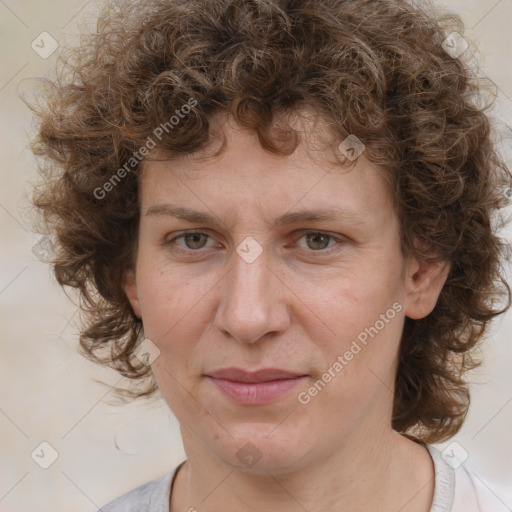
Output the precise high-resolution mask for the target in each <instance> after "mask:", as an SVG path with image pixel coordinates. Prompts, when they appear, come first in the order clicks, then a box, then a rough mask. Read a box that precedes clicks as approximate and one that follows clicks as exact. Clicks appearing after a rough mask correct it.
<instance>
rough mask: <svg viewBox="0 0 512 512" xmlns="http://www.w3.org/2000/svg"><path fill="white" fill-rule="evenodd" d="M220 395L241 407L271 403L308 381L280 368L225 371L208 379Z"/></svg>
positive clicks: (209, 376)
mask: <svg viewBox="0 0 512 512" xmlns="http://www.w3.org/2000/svg"><path fill="white" fill-rule="evenodd" d="M205 376H206V377H207V378H208V379H209V380H210V381H211V382H212V383H213V384H214V385H215V387H216V389H217V390H218V391H220V392H221V394H222V395H223V396H224V397H226V398H228V399H230V400H231V401H232V402H235V403H237V404H240V405H263V404H267V403H272V402H275V401H277V400H279V399H280V398H282V397H284V396H285V395H287V394H288V393H290V392H291V391H292V390H293V389H294V388H295V387H297V386H298V385H299V384H301V383H302V382H304V380H305V379H306V378H307V377H308V376H307V375H305V374H301V373H298V372H293V371H289V370H284V369H278V368H264V369H262V370H258V371H254V372H250V371H246V370H242V369H239V368H225V369H222V370H217V371H215V372H211V373H209V374H206V375H205Z"/></svg>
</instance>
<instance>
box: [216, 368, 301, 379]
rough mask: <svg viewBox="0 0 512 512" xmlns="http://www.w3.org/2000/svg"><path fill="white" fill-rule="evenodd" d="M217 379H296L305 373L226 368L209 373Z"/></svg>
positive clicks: (267, 369)
mask: <svg viewBox="0 0 512 512" xmlns="http://www.w3.org/2000/svg"><path fill="white" fill-rule="evenodd" d="M207 375H208V376H209V377H213V378H216V379H224V380H231V381H234V382H269V381H274V380H283V379H295V378H297V377H301V376H302V375H304V374H301V373H298V372H293V371H289V370H281V369H279V368H264V369H262V370H258V371H255V372H249V371H245V370H242V369H240V368H225V369H222V370H217V371H215V372H211V373H208V374H207Z"/></svg>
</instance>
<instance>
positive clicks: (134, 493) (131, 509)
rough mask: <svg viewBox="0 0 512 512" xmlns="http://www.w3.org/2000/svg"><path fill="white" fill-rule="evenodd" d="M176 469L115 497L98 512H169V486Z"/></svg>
mask: <svg viewBox="0 0 512 512" xmlns="http://www.w3.org/2000/svg"><path fill="white" fill-rule="evenodd" d="M178 467H179V466H178ZM178 467H177V468H174V469H172V470H171V471H169V472H168V473H166V474H165V475H163V476H161V477H160V478H155V479H154V480H151V481H149V482H146V483H145V484H142V485H139V486H138V487H136V488H135V489H132V490H131V491H128V492H126V493H125V494H123V495H121V496H119V497H117V498H116V499H114V500H113V501H110V502H109V503H107V504H106V505H104V506H103V507H101V508H100V509H99V511H98V512H140V511H141V510H151V512H169V496H170V492H171V484H172V480H173V477H174V475H175V473H176V471H177V469H178Z"/></svg>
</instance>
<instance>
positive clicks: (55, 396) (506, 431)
mask: <svg viewBox="0 0 512 512" xmlns="http://www.w3.org/2000/svg"><path fill="white" fill-rule="evenodd" d="M419 3H421V2H419ZM437 4H438V5H439V6H442V7H444V8H450V9H453V10H455V11H457V12H459V13H460V14H461V15H462V17H463V20H464V21H465V23H466V32H465V35H466V37H467V38H468V39H469V40H471V41H472V43H471V49H475V50H476V52H477V55H478V57H479V60H480V62H481V63H482V70H483V73H485V74H486V75H487V76H488V77H489V78H491V79H492V80H493V81H494V83H495V84H496V86H497V90H498V103H497V108H496V109H495V116H496V118H497V120H499V121H500V122H501V125H500V131H501V133H503V134H508V136H509V137H512V99H511V98H512V64H511V55H510V54H511V50H512V34H511V29H510V22H511V21H512V0H457V1H453V2H446V1H442V2H437ZM96 5H97V4H96V3H95V2H85V1H84V0H58V1H57V0H51V1H46V2H41V1H39V0H0V53H1V68H0V105H1V113H2V116H1V121H0V122H1V137H0V149H1V154H2V160H1V165H0V176H1V181H0V226H1V241H2V245H1V248H2V250H1V270H0V305H1V310H0V315H1V317H0V321H1V323H0V344H1V347H0V350H1V352H0V354H1V359H0V384H1V395H0V397H1V398H0V443H1V456H0V510H1V511H2V512H27V511H30V512H39V511H49V510H51V511H52V512H65V511H66V512H68V511H70V510H75V511H95V510H97V509H98V507H99V506H100V505H102V504H104V503H105V502H106V501H108V500H110V499H112V498H113V497H115V496H118V495H119V494H121V493H122V492H125V491H127V490H129V489H131V488H133V487H134V486H136V485H138V484H140V483H143V482H145V481H148V480H150V479H152V478H155V477H157V476H160V475H162V474H163V473H165V472H167V471H168V470H169V469H170V468H171V467H174V466H175V465H177V464H178V463H179V462H180V461H182V460H183V459H184V458H185V455H184V452H183V448H182V445H181V440H180V436H179V429H178V423H177V421H176V419H175V418H174V416H173V415H172V414H171V413H170V412H169V410H168V408H167V406H166V405H165V404H164V403H163V402H162V401H160V402H154V403H151V404H148V403H145V402H142V401H141V402H139V403H134V404H131V405H128V406H124V407H119V406H115V405H112V404H110V402H111V401H112V395H111V393H110V388H108V387H105V386H102V385H100V384H98V383H97V382H95V381H94V379H97V378H100V379H103V380H105V381H106V382H109V383H110V384H114V383H118V384H123V380H124V379H122V380H120V377H119V376H118V375H117V374H115V373H114V372H112V371H109V370H105V369H102V368H98V367H96V366H94V365H93V364H92V363H89V362H87V361H85V360H84V359H83V358H81V357H80V356H78V355H77V354H76V353H75V346H76V343H77V335H76V324H75V322H76V320H77V317H78V315H77V313H76V308H75V306H74V305H73V304H72V303H71V302H70V301H69V300H68V298H67V297H66V295H65V294H64V293H63V291H62V290H61V289H60V288H59V287H58V285H57V284H56V283H55V282H54V281H53V279H52V276H51V273H50V270H49V268H48V267H47V266H46V265H45V264H44V263H42V262H41V261H39V260H38V259H37V258H36V257H35V255H34V254H33V253H32V247H33V245H34V243H35V242H36V241H37V237H36V236H35V235H33V234H32V233H31V232H30V228H29V224H28V222H27V213H28V214H29V213H30V212H27V211H26V208H27V204H28V202H27V197H28V194H29V193H30V181H31V180H33V179H34V177H35V174H36V166H35V162H34V158H33V157H32V156H31V154H30V152H29V151H28V150H27V149H26V146H27V143H28V140H29V137H30V136H31V134H32V133H33V129H32V125H31V116H30V112H29V111H28V110H27V108H26V107H25V105H24V104H23V102H22V101H21V100H20V98H19V90H18V89H19V85H18V84H19V83H20V81H21V80H22V79H24V78H27V77H34V76H43V75H44V74H46V73H48V72H49V71H50V70H52V69H53V66H54V65H55V60H56V56H57V54H58V51H56V52H55V53H53V54H52V55H51V56H50V57H48V58H46V59H45V58H42V57H41V56H40V55H38V53H36V51H34V50H33V49H32V47H31V43H32V41H34V40H36V42H37V41H38V40H40V39H38V37H39V34H41V33H42V32H47V33H49V34H50V35H51V36H52V37H53V38H54V39H55V40H56V41H57V42H58V43H59V44H60V45H61V46H62V45H63V44H65V43H66V42H67V41H72V39H73V37H74V35H75V36H76V33H77V30H78V27H80V26H84V24H87V23H90V21H91V20H92V19H93V18H94V14H95V12H96V10H97V9H96ZM44 37H47V36H44ZM46 41H47V43H48V42H49V39H46ZM45 47H46V49H48V46H47V45H46V46H45ZM29 84H30V82H29ZM20 87H22V90H24V89H23V82H22V85H21V86H20ZM29 89H30V87H29ZM503 150H504V151H505V152H506V154H507V155H508V162H509V165H511V164H512V161H511V156H512V146H511V143H510V139H509V140H508V142H504V143H503ZM509 210H510V209H509ZM511 213H512V212H511ZM510 234H511V230H508V237H509V239H510ZM511 331H512V312H509V313H507V315H505V316H503V317H501V318H500V320H499V321H497V322H496V324H495V326H494V328H493V330H492V332H491V336H490V338H489V340H488V341H486V343H485V345H484V349H485V357H486V363H485V366H484V367H483V368H481V369H480V370H479V371H478V372H475V373H473V374H472V379H473V380H474V381H477V382H478V383H479V384H476V385H474V386H473V387H472V397H473V400H472V405H471V409H470V413H469V416H468V418H467V421H466V423H465V425H464V428H463V429H462V431H461V432H460V434H459V435H457V436H456V438H454V439H453V440H451V441H450V442H448V443H444V444H443V445H442V446H441V448H442V449H444V448H446V447H447V446H448V445H450V443H451V442H454V441H455V442H457V443H458V444H457V445H452V446H451V447H450V448H449V450H455V452H457V453H465V452H467V454H468V459H467V460H466V461H465V462H464V464H465V465H466V467H468V468H470V469H471V470H472V471H474V473H475V475H476V478H479V479H482V480H484V481H485V482H487V484H488V485H489V487H490V489H491V490H492V492H493V493H495V495H496V497H497V499H500V500H501V501H503V502H504V503H505V504H506V505H507V506H508V507H509V508H511V510H512V488H511V484H510V482H512V462H511V461H512V441H511V436H510V431H511V428H510V426H511V423H512V421H511V420H512V379H511V376H510V373H511V372H510V368H511V363H512V354H511V348H510V347H511V343H510V342H511V334H510V333H511ZM42 442H46V443H49V445H51V447H53V449H54V450H55V451H56V452H57V454H58V457H57V458H56V460H55V462H54V463H53V464H52V465H51V466H50V467H49V468H48V469H43V468H41V467H40V465H38V464H37V463H36V461H37V462H39V463H40V464H44V462H45V461H47V462H48V461H50V460H51V456H52V453H53V452H52V448H50V447H49V446H48V445H41V443H42ZM461 449H462V450H465V452H461V451H460V450H461ZM457 450H459V451H457ZM31 454H33V458H32V457H31Z"/></svg>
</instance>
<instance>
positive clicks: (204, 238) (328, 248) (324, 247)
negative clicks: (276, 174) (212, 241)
mask: <svg viewBox="0 0 512 512" xmlns="http://www.w3.org/2000/svg"><path fill="white" fill-rule="evenodd" d="M209 238H211V236H210V235H209V234H208V233H204V232H202V231H187V232H184V233H180V234H178V235H177V236H175V237H174V238H171V239H170V240H167V241H165V242H164V245H166V246H170V247H171V248H172V249H173V250H174V249H176V250H178V251H184V252H200V250H201V249H203V248H205V247H207V245H206V244H207V242H208V239H209ZM180 239H183V241H184V244H185V245H182V244H178V243H177V240H180ZM302 239H305V241H306V248H305V249H306V250H308V249H309V250H310V251H312V252H317V253H322V254H329V253H331V252H333V248H335V246H336V245H340V243H341V242H342V241H343V240H342V239H341V238H338V237H335V236H334V235H330V234H328V233H324V232H322V231H306V232H302V236H300V237H299V238H298V239H296V240H297V241H300V240H302ZM330 241H332V242H334V243H332V244H331V245H329V242H330ZM334 250H336V248H335V249H334Z"/></svg>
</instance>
